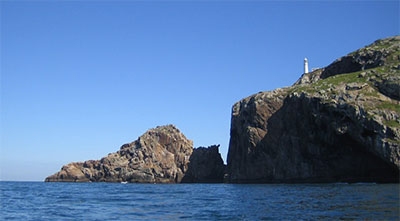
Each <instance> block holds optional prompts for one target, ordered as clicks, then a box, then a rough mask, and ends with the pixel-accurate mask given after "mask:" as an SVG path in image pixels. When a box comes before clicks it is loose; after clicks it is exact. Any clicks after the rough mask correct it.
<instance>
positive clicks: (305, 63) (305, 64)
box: [304, 58, 308, 74]
mask: <svg viewBox="0 0 400 221" xmlns="http://www.w3.org/2000/svg"><path fill="white" fill-rule="evenodd" d="M304 73H305V74H307V73H308V60H307V58H304Z"/></svg>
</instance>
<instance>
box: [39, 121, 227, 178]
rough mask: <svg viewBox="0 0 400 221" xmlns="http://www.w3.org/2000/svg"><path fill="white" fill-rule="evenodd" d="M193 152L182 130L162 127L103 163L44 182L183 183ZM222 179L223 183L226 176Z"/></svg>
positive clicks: (68, 169) (66, 169) (68, 168)
mask: <svg viewBox="0 0 400 221" xmlns="http://www.w3.org/2000/svg"><path fill="white" fill-rule="evenodd" d="M217 151H218V149H217ZM192 152H193V142H192V141H191V140H189V139H187V138H186V137H185V136H184V135H183V134H182V133H181V132H180V131H179V129H177V128H176V127H175V126H173V125H166V126H159V127H156V128H153V129H150V130H148V131H147V132H145V133H144V134H143V135H142V136H140V137H139V138H138V139H137V140H135V141H133V142H132V143H128V144H124V145H122V147H121V148H120V150H119V151H117V152H115V153H111V154H109V155H108V156H106V157H104V158H102V159H100V160H88V161H85V162H76V163H70V164H67V165H65V166H63V167H62V168H61V171H59V172H57V173H55V174H54V175H51V176H49V177H47V178H46V179H45V181H46V182H122V181H126V182H131V183H180V182H181V181H182V178H183V177H184V176H185V173H186V172H187V171H188V168H189V165H190V158H191V156H192ZM219 157H220V156H219ZM200 160H202V159H200ZM221 164H222V165H221V166H223V162H222V159H221ZM190 168H191V171H192V172H193V171H194V172H195V173H196V171H197V170H202V169H201V168H200V169H199V168H198V167H196V166H193V165H192V166H190ZM208 173H209V174H214V173H215V171H208ZM216 176H218V175H216ZM220 176H221V179H222V178H223V174H222V175H220Z"/></svg>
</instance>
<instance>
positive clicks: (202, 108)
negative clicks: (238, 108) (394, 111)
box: [0, 1, 400, 180]
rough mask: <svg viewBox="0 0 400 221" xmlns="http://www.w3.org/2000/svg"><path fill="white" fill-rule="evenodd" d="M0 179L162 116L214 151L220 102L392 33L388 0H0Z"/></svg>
mask: <svg viewBox="0 0 400 221" xmlns="http://www.w3.org/2000/svg"><path fill="white" fill-rule="evenodd" d="M0 6H1V45H0V46H1V152H0V179H1V180H43V179H44V178H45V177H46V176H48V175H51V174H53V173H55V172H57V171H59V169H60V168H61V166H62V165H64V164H67V163H69V162H73V161H84V160H89V159H100V158H101V157H103V156H106V155H107V154H108V153H111V152H115V151H117V150H119V148H120V146H121V145H122V144H124V143H127V142H131V141H133V140H136V139H137V137H138V136H140V135H141V134H143V133H144V132H145V131H146V130H148V129H150V128H153V127H155V126H158V125H165V124H174V125H176V126H177V127H178V128H179V129H180V130H181V131H182V132H183V133H184V134H185V135H186V136H187V137H188V138H189V139H191V140H193V141H194V145H195V147H198V146H209V145H212V144H220V145H221V147H220V152H221V153H222V155H223V157H224V159H225V158H226V154H227V150H228V144H229V131H230V118H231V117H230V114H231V107H232V105H233V104H234V103H235V102H237V101H239V100H240V99H242V98H244V97H247V96H249V95H251V94H254V93H257V92H259V91H267V90H272V89H275V88H278V87H284V86H289V85H291V84H293V83H294V82H295V81H296V80H297V79H298V78H299V77H300V75H301V74H302V70H303V59H304V57H307V58H308V59H309V63H310V68H311V67H324V66H326V65H328V64H330V63H331V62H332V61H334V60H335V59H336V58H339V57H340V56H343V55H345V54H347V53H349V52H351V51H353V50H355V49H358V48H360V47H363V46H365V45H367V44H370V43H372V42H373V41H374V40H376V39H379V38H384V37H388V36H393V35H398V34H399V10H400V8H399V3H398V1H284V2H278V1H218V2H217V1H195V2H192V1H191V2H186V1H153V2H152V1H150V2H146V1H116V2H115V1H60V2H50V1H16V2H14V1H1V3H0Z"/></svg>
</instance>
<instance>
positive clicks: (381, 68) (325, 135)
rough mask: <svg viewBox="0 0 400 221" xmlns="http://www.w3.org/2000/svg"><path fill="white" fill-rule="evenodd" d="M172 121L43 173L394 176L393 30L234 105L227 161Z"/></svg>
mask: <svg viewBox="0 0 400 221" xmlns="http://www.w3.org/2000/svg"><path fill="white" fill-rule="evenodd" d="M218 148H219V146H218V145H214V146H210V147H208V148H204V147H200V148H197V149H194V148H193V142H192V141H191V140H188V139H187V138H186V137H185V136H184V135H183V134H182V133H181V132H180V131H179V130H178V129H177V128H176V127H175V126H172V125H167V126H160V127H156V128H154V129H150V130H148V131H147V132H145V133H144V134H143V135H142V136H140V137H139V138H138V139H137V140H135V141H133V142H131V143H128V144H124V145H122V147H121V148H120V150H119V151H117V152H115V153H111V154H109V155H108V156H106V157H104V158H102V159H100V160H88V161H85V162H76V163H70V164H68V165H65V166H63V167H62V168H61V171H59V172H57V173H56V174H54V175H51V176H49V177H47V178H46V179H45V181H46V182H140V183H181V182H186V183H196V182H223V181H224V180H225V181H227V182H232V183H279V182H284V183H298V182H308V183H313V182H399V173H400V36H395V37H391V38H387V39H381V40H377V41H375V42H374V43H372V44H371V45H369V46H366V47H364V48H361V49H359V50H357V51H354V52H352V53H350V54H348V55H346V56H344V57H342V58H339V59H337V60H336V61H334V62H333V63H332V64H330V65H328V66H327V67H325V68H321V69H317V70H314V71H312V72H310V73H305V74H303V75H302V76H301V77H300V79H299V80H297V81H296V82H295V83H294V84H293V85H292V86H291V87H286V88H280V89H276V90H273V91H267V92H259V93H257V94H254V95H251V96H249V97H247V98H244V99H242V100H240V101H239V102H237V103H236V104H234V105H233V107H232V116H231V129H230V142H229V150H228V157H227V166H225V165H224V164H223V160H222V158H221V155H220V154H219V151H218Z"/></svg>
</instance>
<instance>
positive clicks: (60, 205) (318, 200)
mask: <svg viewBox="0 0 400 221" xmlns="http://www.w3.org/2000/svg"><path fill="white" fill-rule="evenodd" d="M0 190H1V202H0V203H1V208H0V219H2V220H179V219H182V220H320V219H323V220H339V219H351V220H353V219H355V220H398V219H400V214H399V184H369V183H359V184H342V183H338V184H257V185H255V184H129V183H128V184H121V183H44V182H0Z"/></svg>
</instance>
